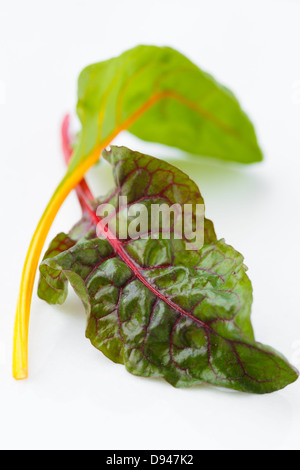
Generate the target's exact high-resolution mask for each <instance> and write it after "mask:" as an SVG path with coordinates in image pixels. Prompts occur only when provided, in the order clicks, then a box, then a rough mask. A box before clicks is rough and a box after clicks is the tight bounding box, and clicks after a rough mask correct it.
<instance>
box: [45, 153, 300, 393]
mask: <svg viewBox="0 0 300 470" xmlns="http://www.w3.org/2000/svg"><path fill="white" fill-rule="evenodd" d="M104 157H105V158H106V159H107V160H108V161H110V163H111V164H112V165H113V171H114V178H115V183H116V188H115V190H114V191H112V192H111V193H110V194H109V195H108V196H106V197H104V198H101V199H100V200H99V203H103V202H104V201H105V202H106V203H108V202H109V203H110V204H112V205H113V206H114V207H115V208H116V209H117V212H118V214H119V213H120V206H119V204H118V202H119V196H124V194H126V195H127V196H128V198H129V201H130V202H129V204H130V205H134V204H136V203H137V202H139V203H140V204H144V205H145V207H149V201H151V202H152V203H153V202H157V201H160V200H161V198H162V195H165V194H166V191H169V192H168V193H167V194H168V198H169V204H170V205H171V204H173V201H174V200H177V202H178V203H179V204H180V205H184V204H185V203H186V201H189V200H192V199H193V198H194V200H195V201H203V199H202V196H201V194H200V192H199V190H198V188H197V187H196V185H195V183H194V182H193V181H192V180H190V179H189V177H188V176H187V175H185V174H184V173H182V172H181V171H180V170H178V169H176V168H175V167H173V166H171V165H168V164H167V163H165V162H162V161H160V160H157V159H155V158H152V157H149V156H146V155H143V154H140V153H138V152H131V151H129V150H128V149H125V148H116V147H112V149H111V151H110V152H105V153H104ZM167 176H168V178H167ZM141 196H142V198H141ZM119 220H121V219H119ZM208 225H209V228H210V230H209V236H207V235H206V238H205V245H204V246H203V248H201V249H200V250H198V251H188V250H186V249H185V244H184V241H183V240H177V239H175V238H174V237H173V236H171V237H170V239H163V238H161V237H158V238H153V239H152V238H150V237H149V238H142V239H135V240H132V239H130V238H127V239H125V240H120V239H116V240H112V239H110V238H109V237H108V239H107V240H106V239H105V240H104V239H99V238H97V237H96V236H94V238H93V237H92V236H91V234H90V235H89V236H88V237H84V238H82V239H80V240H78V241H77V243H76V244H75V245H74V246H72V247H71V248H70V249H67V250H66V251H64V252H62V253H60V254H58V255H57V256H55V257H54V258H49V259H45V260H44V261H43V263H42V265H41V268H40V269H41V272H43V271H44V270H47V269H50V270H53V271H54V272H55V273H61V276H64V278H66V279H68V280H69V282H70V283H71V285H72V287H73V288H74V290H75V292H76V293H77V294H78V296H79V297H80V298H81V299H82V301H83V304H84V306H85V309H86V313H87V318H88V324H87V330H86V336H87V337H88V338H89V339H90V341H91V342H92V344H93V345H94V346H95V347H96V348H97V349H99V350H100V351H102V352H103V353H104V354H105V355H106V356H107V357H108V358H109V359H111V360H112V361H114V362H115V363H120V364H124V365H125V366H126V368H127V370H128V371H129V372H131V373H133V374H135V375H139V376H145V377H162V378H164V379H165V380H166V381H168V382H169V383H170V384H172V385H174V386H176V387H188V386H192V385H197V384H201V383H210V384H213V385H217V386H222V387H226V388H232V389H235V390H241V391H244V392H251V393H270V392H273V391H276V390H279V389H281V388H284V387H285V386H286V385H288V384H290V383H292V382H294V381H295V380H296V379H297V377H298V373H297V371H296V370H294V369H293V367H292V366H291V365H290V364H289V363H288V362H287V360H286V359H285V358H284V357H282V356H281V355H280V354H279V353H277V352H276V351H274V350H273V349H271V348H269V347H267V346H264V345H261V344H260V343H257V342H256V341H255V339H254V334H253V329H252V326H251V321H250V314H251V304H252V286H251V282H250V280H249V278H248V277H247V275H246V267H245V265H244V262H243V257H242V255H241V254H240V253H238V252H237V251H236V250H234V248H232V247H231V246H229V245H227V244H226V243H225V242H224V240H219V241H217V239H216V237H215V234H214V231H213V225H212V223H211V222H208ZM47 282H48V288H47V289H44V290H43V298H44V299H45V300H47V301H50V302H51V301H52V298H53V292H52V291H53V289H54V288H55V287H56V281H55V280H53V277H52V276H49V277H48V278H47Z"/></svg>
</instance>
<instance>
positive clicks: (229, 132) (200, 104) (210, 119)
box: [71, 46, 262, 168]
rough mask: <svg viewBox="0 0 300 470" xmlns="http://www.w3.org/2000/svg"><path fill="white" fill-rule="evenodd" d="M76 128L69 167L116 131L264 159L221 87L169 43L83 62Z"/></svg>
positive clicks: (208, 152)
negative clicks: (85, 64) (79, 127)
mask: <svg viewBox="0 0 300 470" xmlns="http://www.w3.org/2000/svg"><path fill="white" fill-rule="evenodd" d="M78 115H79V118H80V120H81V123H82V131H81V135H80V139H79V142H78V146H77V152H76V155H75V156H74V159H73V163H72V165H71V168H72V166H73V165H74V164H75V163H77V162H78V161H80V160H82V159H83V158H85V156H87V155H89V154H90V152H92V151H93V149H94V148H97V147H98V146H101V144H102V143H103V142H105V143H106V145H107V144H108V143H109V142H110V141H111V140H112V138H113V137H114V136H115V135H117V134H118V133H119V132H120V131H122V130H126V129H127V130H129V131H130V132H131V133H132V134H134V135H136V136H137V137H139V138H140V139H143V140H146V141H150V142H158V143H162V144H165V145H169V146H172V147H176V148H178V149H181V150H183V151H186V152H190V153H193V154H196V155H205V156H212V157H217V158H221V159H224V160H233V161H238V162H242V163H252V162H258V161H261V160H262V152H261V150H260V148H259V146H258V143H257V138H256V135H255V131H254V128H253V125H252V124H251V122H250V120H249V119H248V117H247V115H246V114H245V113H244V111H243V110H242V109H241V107H240V105H239V103H238V101H237V99H236V98H235V96H234V95H233V94H232V92H230V91H229V90H228V89H227V88H225V87H224V86H222V85H220V84H219V83H218V82H217V81H216V80H215V79H214V78H213V77H211V76H210V75H208V74H207V73H205V72H203V71H202V70H201V69H200V68H199V67H198V66H196V65H195V64H193V63H192V62H191V61H190V60H189V59H187V58H186V57H185V56H183V55H182V54H180V53H179V52H177V51H175V50H174V49H171V48H169V47H155V46H138V47H136V48H134V49H131V50H129V51H127V52H125V53H124V54H122V55H121V56H119V57H117V58H114V59H111V60H108V61H105V62H100V63H98V64H94V65H91V66H89V67H87V68H86V69H85V70H83V72H82V73H81V75H80V78H79V83H78Z"/></svg>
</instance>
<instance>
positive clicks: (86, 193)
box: [62, 115, 211, 330]
mask: <svg viewBox="0 0 300 470" xmlns="http://www.w3.org/2000/svg"><path fill="white" fill-rule="evenodd" d="M69 123H70V117H69V116H68V115H67V116H66V117H65V119H64V121H63V125H62V146H63V153H64V157H65V161H66V163H68V162H69V160H70V157H71V155H72V148H71V144H70V137H69ZM76 192H77V196H78V199H79V202H80V205H81V207H82V210H83V212H84V213H85V214H88V215H89V216H90V218H91V221H92V222H93V223H94V224H95V226H96V227H97V229H98V231H101V232H102V233H103V234H104V235H105V237H106V239H107V240H108V242H109V243H110V245H111V246H112V248H113V249H114V250H115V252H116V254H118V255H119V256H120V258H122V259H123V261H124V262H125V263H126V264H127V266H128V267H129V268H130V269H131V271H132V272H133V274H134V276H135V277H136V278H137V279H139V280H140V281H141V282H142V283H143V284H144V285H145V286H146V287H147V288H148V289H149V290H150V291H151V292H153V293H154V294H155V295H156V296H157V297H158V298H160V299H161V300H163V301H164V302H165V303H166V304H167V305H169V306H170V307H171V308H173V309H175V310H177V311H178V312H179V313H180V314H181V315H185V316H187V317H188V318H190V319H192V320H193V321H196V323H198V324H200V325H201V326H203V327H204V328H205V329H206V330H209V329H211V328H210V327H209V326H208V325H206V324H205V323H204V322H202V321H201V320H200V319H198V318H196V317H194V316H193V315H192V314H190V313H189V312H186V311H185V310H184V309H183V308H181V307H179V306H178V305H177V304H175V303H174V302H173V301H172V300H171V299H169V298H168V297H166V296H164V295H163V294H162V293H161V292H160V291H159V290H157V289H156V288H155V287H154V286H152V285H151V284H150V283H149V282H148V281H147V280H146V279H145V277H144V276H143V274H142V272H141V271H143V268H141V267H140V266H138V265H136V264H135V262H134V261H133V260H132V259H131V258H130V257H129V255H128V254H127V252H126V251H125V250H124V247H123V245H122V242H121V241H120V240H118V239H117V238H116V237H115V236H114V234H113V233H112V232H111V231H110V230H109V228H108V227H107V226H106V225H103V221H102V220H101V218H100V217H98V216H97V214H96V213H95V211H94V209H93V207H92V205H91V202H92V201H94V200H95V198H94V196H93V194H92V192H91V191H90V188H89V187H88V184H87V183H86V181H85V180H82V181H81V183H80V184H79V185H78V186H77V188H76Z"/></svg>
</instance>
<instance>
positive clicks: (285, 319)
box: [0, 0, 300, 450]
mask: <svg viewBox="0 0 300 470" xmlns="http://www.w3.org/2000/svg"><path fill="white" fill-rule="evenodd" d="M299 21H300V2H299V1H298V0H294V1H293V0H243V1H241V0H226V1H224V0H209V1H206V0H195V1H192V0H185V1H182V0H151V1H140V0H139V1H133V0H127V1H124V0H122V1H116V0H115V1H112V0H110V1H102V0H82V1H81V0H52V1H51V2H50V1H48V2H45V1H44V2H41V1H40V0H26V1H23V0H19V1H16V0H10V1H9V2H8V1H6V0H0V159H1V185H0V204H1V222H0V223H1V232H0V233H1V235H0V236H1V255H0V260H1V261H0V285H1V307H0V312H1V314H0V381H1V383H0V446H1V448H4V449H76V448H78V449H110V450H112V449H117V448H119V449H173V450H175V449H299V448H300V429H299V426H300V381H299V382H297V383H296V384H294V385H292V386H290V387H288V388H287V389H285V390H283V391H281V392H279V393H275V394H272V395H267V396H251V395H247V394H240V393H236V392H228V391H223V390H217V389H213V388H212V387H208V386H206V387H200V388H193V389H190V390H176V389H173V388H172V387H171V386H169V385H167V384H165V383H163V382H161V381H157V380H147V379H142V378H136V377H134V376H131V375H129V374H128V373H127V372H126V371H125V369H124V368H123V366H117V365H114V364H113V363H111V362H109V361H108V360H107V359H106V358H105V357H104V356H102V355H101V354H100V353H99V352H98V351H97V350H95V349H94V348H93V347H91V345H90V344H89V342H88V340H86V339H85V337H84V332H85V316H84V312H83V307H82V306H81V304H80V302H79V301H78V300H77V299H76V298H75V296H74V295H71V296H70V298H69V300H68V301H67V303H66V304H65V305H64V306H63V307H60V308H53V307H49V306H47V305H46V304H44V303H43V302H42V301H40V300H38V299H37V297H36V294H34V298H33V305H32V311H31V315H32V317H31V328H30V378H29V380H27V381H25V382H15V381H14V380H13V379H12V378H11V348H12V346H11V342H12V329H13V320H14V313H15V307H16V301H17V294H18V287H19V281H20V276H21V269H22V265H23V261H24V257H25V254H26V250H27V247H28V244H29V241H30V238H31V235H32V233H33V230H34V228H35V226H36V224H37V222H38V219H39V217H40V215H41V213H42V211H43V209H44V207H45V205H46V203H47V201H48V200H49V198H50V196H51V193H52V191H53V190H54V188H55V186H56V184H57V183H58V181H59V180H60V178H61V176H62V175H63V172H64V167H63V163H62V160H61V151H60V140H59V126H60V122H61V120H62V117H63V115H64V113H65V112H68V111H71V112H74V109H75V103H76V80H77V76H78V74H79V72H80V70H81V69H82V68H83V67H84V66H86V65H87V64H89V63H91V62H95V61H100V60H103V59H106V58H110V57H111V56H113V55H117V54H119V53H121V52H122V51H123V50H125V49H127V48H129V47H132V46H135V45H137V44H139V43H146V44H157V45H170V46H173V47H175V48H177V49H179V50H180V51H182V52H184V53H185V54H186V55H187V56H189V57H190V58H191V59H192V60H193V61H195V62H196V63H197V64H199V65H200V66H201V67H203V68H204V69H205V70H207V71H209V72H210V73H212V74H214V75H215V76H216V78H218V79H219V80H220V81H221V82H223V83H224V84H226V85H227V86H229V87H230V88H232V89H233V90H234V91H235V93H236V94H237V96H238V97H239V99H240V101H241V103H242V105H243V107H244V108H245V109H246V110H247V112H248V113H249V115H250V116H251V118H252V119H253V121H254V123H255V125H256V128H257V132H258V135H259V139H260V142H261V145H262V147H263V149H264V152H265V161H264V163H263V164H259V165H254V166H251V167H244V166H241V165H236V164H222V163H219V162H217V161H213V160H210V159H203V158H202V159H201V158H199V159H197V158H196V157H184V158H185V160H184V161H181V162H177V164H178V166H180V168H182V169H183V170H185V171H186V172H187V173H189V174H190V175H191V176H192V177H193V178H194V179H195V180H196V182H197V183H198V184H199V187H200V189H201V192H202V194H203V196H204V198H205V201H206V206H207V215H208V216H209V217H210V218H212V219H213V220H214V222H215V225H216V229H217V232H218V235H219V236H220V237H225V238H226V241H227V242H228V243H230V244H232V245H233V246H234V247H235V248H237V249H238V250H239V251H241V252H242V253H243V254H244V256H245V259H246V264H247V265H248V266H249V275H250V277H251V279H252V281H253V286H254V293H255V301H254V306H253V322H254V326H255V331H256V336H257V339H258V340H259V341H261V342H264V343H266V344H270V345H272V346H273V347H276V348H277V349H278V350H280V351H281V352H283V353H284V354H285V355H286V356H287V357H288V358H289V359H290V360H291V361H292V362H293V363H294V364H295V365H296V366H298V367H300V311H299V292H300V287H299V285H300V277H299V262H300V257H299V236H300V224H299V203H300V188H299V181H300V60H299V47H300V24H299ZM117 142H118V143H123V144H125V145H129V146H131V147H133V148H134V149H136V150H145V151H148V152H151V153H152V154H153V155H156V156H164V157H166V158H167V159H168V160H169V161H170V162H173V163H174V161H176V156H177V158H178V152H175V151H174V150H172V149H165V148H164V149H162V148H161V147H159V146H153V145H147V144H144V143H142V142H140V141H137V140H135V139H134V138H132V137H128V136H127V135H126V134H124V135H122V136H120V137H119V138H118V141H117ZM89 181H90V182H91V183H92V186H93V187H94V188H97V192H98V194H102V193H104V192H105V191H107V189H109V187H110V185H111V183H112V180H111V175H110V173H109V170H108V168H106V167H103V166H99V168H97V169H96V170H94V171H93V173H92V174H90V175H89ZM78 217H79V209H78V206H77V202H76V199H75V196H74V195H71V196H70V198H69V199H68V201H67V202H66V204H65V205H64V207H63V209H62V210H61V212H60V214H59V216H58V218H57V219H56V222H55V224H54V226H53V230H52V231H51V235H55V234H56V233H57V232H58V231H60V230H68V229H69V228H70V227H71V225H72V224H73V223H74V222H75V221H76V220H77V218H78Z"/></svg>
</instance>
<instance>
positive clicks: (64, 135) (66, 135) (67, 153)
mask: <svg viewBox="0 0 300 470" xmlns="http://www.w3.org/2000/svg"><path fill="white" fill-rule="evenodd" d="M69 129H70V116H69V114H67V115H66V116H65V118H64V120H63V123H62V126H61V142H62V149H63V155H64V159H65V162H66V165H68V164H69V161H70V159H71V157H72V153H73V149H72V146H71V139H70V132H69ZM79 188H80V191H79ZM76 193H77V196H78V199H79V203H80V205H81V208H82V210H84V209H85V205H84V203H83V196H82V193H83V194H84V196H85V198H87V199H88V200H89V201H94V200H95V198H94V196H93V194H92V192H91V190H90V188H89V186H88V184H87V182H86V181H85V180H84V179H83V180H82V181H81V182H80V184H79V186H78V187H77V188H76Z"/></svg>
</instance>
